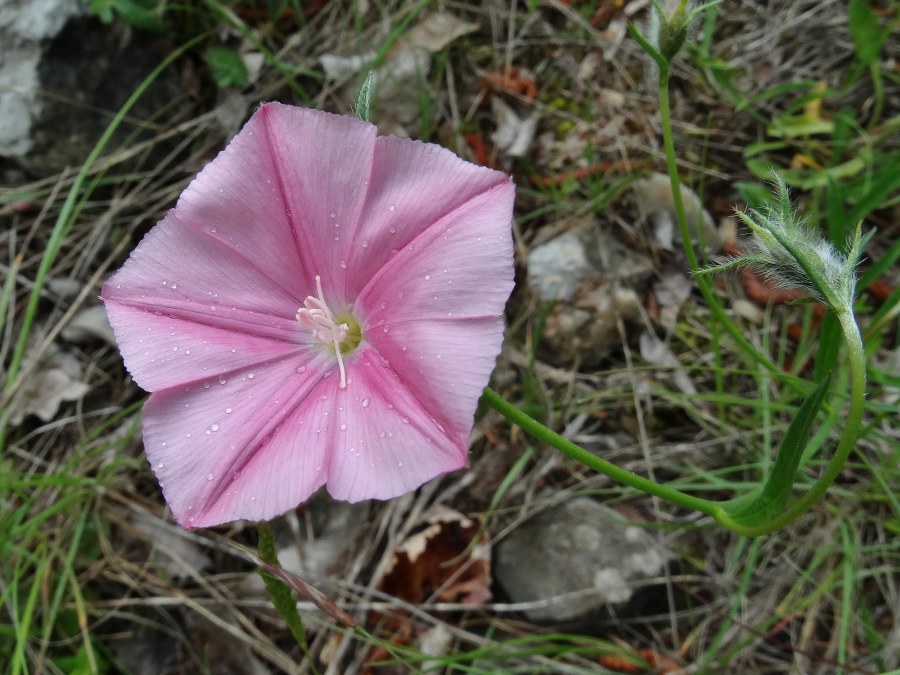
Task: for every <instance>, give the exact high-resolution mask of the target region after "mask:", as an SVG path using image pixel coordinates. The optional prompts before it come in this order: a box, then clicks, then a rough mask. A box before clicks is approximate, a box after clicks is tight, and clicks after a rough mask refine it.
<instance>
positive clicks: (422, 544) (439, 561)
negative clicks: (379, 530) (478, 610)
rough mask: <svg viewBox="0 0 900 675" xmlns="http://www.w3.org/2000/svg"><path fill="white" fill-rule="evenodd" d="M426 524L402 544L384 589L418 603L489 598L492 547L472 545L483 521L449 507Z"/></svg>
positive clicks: (472, 601)
mask: <svg viewBox="0 0 900 675" xmlns="http://www.w3.org/2000/svg"><path fill="white" fill-rule="evenodd" d="M425 522H426V527H425V528H424V529H423V530H421V531H419V532H417V533H416V534H414V535H412V536H411V537H409V538H408V539H407V540H406V541H404V542H403V543H402V544H400V546H398V547H397V550H396V551H395V553H394V559H393V564H392V565H391V567H390V568H389V569H388V571H387V573H386V574H385V575H384V577H383V578H382V580H381V584H380V586H381V589H382V590H383V591H384V592H386V593H389V594H390V595H393V596H394V597H396V598H399V599H401V600H404V601H406V602H409V603H413V604H419V603H422V602H425V601H428V600H436V601H438V602H457V603H463V604H471V605H482V604H484V603H485V602H488V601H489V600H490V599H491V591H490V572H491V567H490V560H489V558H488V554H487V551H486V550H484V549H481V548H480V547H479V546H477V545H476V546H475V547H474V548H471V549H470V544H471V543H472V538H473V537H474V536H475V535H476V534H477V533H478V530H479V527H478V523H476V522H475V521H473V520H470V519H469V518H466V517H465V516H464V515H462V514H461V513H458V512H457V511H454V510H452V509H449V508H446V507H439V508H436V509H434V510H433V511H432V512H431V514H430V515H429V516H428V517H427V518H426V521H425ZM479 543H481V542H479ZM467 551H468V552H467Z"/></svg>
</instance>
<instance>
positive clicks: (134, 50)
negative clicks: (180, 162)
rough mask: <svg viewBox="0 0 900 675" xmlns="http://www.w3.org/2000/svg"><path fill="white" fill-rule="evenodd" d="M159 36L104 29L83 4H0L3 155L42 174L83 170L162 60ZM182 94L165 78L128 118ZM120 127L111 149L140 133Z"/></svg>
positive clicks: (76, 0)
mask: <svg viewBox="0 0 900 675" xmlns="http://www.w3.org/2000/svg"><path fill="white" fill-rule="evenodd" d="M153 39H154V38H152V37H151V36H147V35H143V34H139V33H137V32H132V31H131V30H129V29H128V28H127V27H124V26H123V25H121V24H119V23H113V24H111V25H109V26H105V25H103V24H101V23H100V21H99V20H97V19H94V18H93V17H91V16H89V15H88V12H87V2H84V1H83V0H0V156H3V157H7V158H10V159H14V160H16V161H17V162H18V163H19V164H20V165H21V166H22V167H24V168H25V169H27V170H29V171H32V172H34V173H39V174H42V173H52V172H54V171H57V170H59V169H61V168H63V167H66V166H78V165H80V164H81V163H82V162H83V161H84V159H85V158H86V157H87V155H88V153H89V152H90V151H91V149H92V148H93V147H94V144H95V143H96V142H97V140H98V139H99V138H100V136H101V134H102V133H103V131H104V129H105V128H106V126H107V125H108V124H109V122H110V120H111V116H112V115H113V114H115V112H116V111H117V110H118V109H119V107H121V105H122V104H123V103H124V102H125V100H126V99H127V98H128V97H129V96H130V95H131V94H132V93H133V92H134V90H135V88H136V87H137V86H138V85H139V84H140V83H141V81H142V80H143V79H144V78H145V77H146V76H147V74H149V73H150V71H151V70H152V69H153V68H154V67H155V66H156V65H157V64H158V63H159V61H160V60H161V55H160V54H155V53H153V50H152V49H151V44H152V40H153ZM180 94H181V91H180V87H179V86H178V82H177V79H176V77H175V75H174V73H171V72H169V73H166V74H164V75H163V76H162V77H161V78H160V79H159V80H157V82H156V83H155V84H154V85H153V86H151V87H150V89H149V90H148V91H147V92H146V93H145V94H144V96H142V97H141V99H140V100H139V102H138V104H137V105H136V106H135V107H134V108H132V110H131V113H130V114H129V119H130V120H146V119H152V118H153V116H154V114H156V113H157V112H158V111H159V110H160V109H162V108H163V106H165V105H166V104H170V103H171V101H172V100H173V99H174V98H175V97H177V96H178V95H180ZM120 130H121V134H120V135H119V137H118V138H117V139H114V140H113V146H112V147H115V144H116V141H120V140H123V139H125V138H126V137H127V136H128V135H129V134H133V133H134V132H135V128H134V127H133V126H130V125H128V124H126V125H123V127H122V128H121V129H120ZM146 137H148V133H147V132H143V133H142V134H140V135H139V138H146Z"/></svg>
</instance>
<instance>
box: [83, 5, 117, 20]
mask: <svg viewBox="0 0 900 675" xmlns="http://www.w3.org/2000/svg"><path fill="white" fill-rule="evenodd" d="M114 4H115V0H91V2H90V4H89V5H88V11H89V12H90V13H91V14H93V15H94V16H96V17H97V18H98V19H100V20H101V21H102V22H103V23H110V22H111V21H112V20H113V5H114Z"/></svg>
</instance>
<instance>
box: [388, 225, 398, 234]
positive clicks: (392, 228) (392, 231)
mask: <svg viewBox="0 0 900 675" xmlns="http://www.w3.org/2000/svg"><path fill="white" fill-rule="evenodd" d="M388 232H390V233H391V234H396V233H397V228H396V227H393V226H391V227H390V229H388Z"/></svg>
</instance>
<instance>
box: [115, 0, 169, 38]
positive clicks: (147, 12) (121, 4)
mask: <svg viewBox="0 0 900 675" xmlns="http://www.w3.org/2000/svg"><path fill="white" fill-rule="evenodd" d="M111 4H112V7H113V8H114V9H115V10H116V12H118V13H119V15H120V16H121V17H122V20H123V21H125V23H127V24H128V25H129V26H133V27H134V28H140V29H141V30H148V31H152V32H154V33H165V32H166V30H167V26H166V24H165V22H164V21H163V19H162V15H161V13H158V12H157V8H156V3H155V2H154V0H111Z"/></svg>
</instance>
